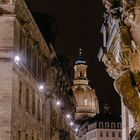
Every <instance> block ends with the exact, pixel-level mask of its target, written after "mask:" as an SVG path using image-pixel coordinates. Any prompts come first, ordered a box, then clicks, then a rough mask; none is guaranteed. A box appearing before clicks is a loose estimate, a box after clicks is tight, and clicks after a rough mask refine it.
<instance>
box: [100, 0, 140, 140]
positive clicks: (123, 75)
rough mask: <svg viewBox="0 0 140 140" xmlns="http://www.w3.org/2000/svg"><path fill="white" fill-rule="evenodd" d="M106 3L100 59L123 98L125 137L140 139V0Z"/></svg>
mask: <svg viewBox="0 0 140 140" xmlns="http://www.w3.org/2000/svg"><path fill="white" fill-rule="evenodd" d="M103 4H104V5H105V7H106V12H105V13H104V23H103V25H102V29H101V32H102V34H103V47H102V48H100V51H99V55H98V57H99V60H100V61H102V62H103V63H104V64H105V66H106V71H107V72H108V74H109V76H111V77H112V78H113V79H114V87H115V89H116V91H117V92H118V94H119V95H120V96H121V100H122V139H123V140H127V139H128V137H129V138H130V139H134V140H139V139H140V119H139V118H140V99H139V89H140V88H139V84H140V58H139V57H140V47H139V46H140V35H139V30H140V29H139V27H140V22H139V21H140V12H139V7H140V3H139V0H132V1H128V0H103Z"/></svg>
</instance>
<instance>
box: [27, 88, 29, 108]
mask: <svg viewBox="0 0 140 140" xmlns="http://www.w3.org/2000/svg"><path fill="white" fill-rule="evenodd" d="M26 109H27V111H29V89H28V88H26Z"/></svg>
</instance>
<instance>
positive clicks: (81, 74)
mask: <svg viewBox="0 0 140 140" xmlns="http://www.w3.org/2000/svg"><path fill="white" fill-rule="evenodd" d="M79 51H80V52H79V56H80V57H78V60H77V61H76V62H77V63H75V66H74V76H75V77H74V81H73V87H72V89H73V93H74V96H75V99H76V113H75V119H76V120H80V119H83V118H84V119H85V118H87V117H93V116H95V115H96V114H97V113H99V105H98V99H97V96H96V93H95V90H94V89H92V88H91V87H90V86H89V85H88V78H87V65H86V62H85V61H84V59H81V58H83V56H82V50H81V49H80V50H79Z"/></svg>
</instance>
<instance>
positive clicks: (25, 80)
mask: <svg viewBox="0 0 140 140" xmlns="http://www.w3.org/2000/svg"><path fill="white" fill-rule="evenodd" d="M0 9H1V10H0V13H1V16H0V36H1V37H0V75H1V79H0V100H1V101H0V106H1V107H0V139H2V140H65V138H67V140H70V139H72V140H73V137H74V131H73V129H72V128H71V127H70V125H69V120H67V119H66V117H65V114H66V113H67V112H71V115H73V112H74V111H75V107H74V106H75V98H74V96H73V94H72V93H71V92H70V91H71V90H70V88H71V84H70V78H69V74H68V73H67V72H66V67H64V66H65V61H64V60H65V59H64V58H63V59H59V58H58V57H57V56H56V54H55V51H54V49H53V48H52V47H51V45H50V44H47V43H46V41H45V39H44V37H43V35H42V33H41V32H40V30H39V28H38V26H37V24H36V22H35V20H34V18H33V16H32V14H31V12H30V10H29V9H28V6H27V4H26V2H25V1H24V0H17V1H13V0H3V1H0ZM60 60H63V61H61V62H60ZM58 100H60V101H61V102H62V104H61V105H60V102H59V103H58V102H57V101H58Z"/></svg>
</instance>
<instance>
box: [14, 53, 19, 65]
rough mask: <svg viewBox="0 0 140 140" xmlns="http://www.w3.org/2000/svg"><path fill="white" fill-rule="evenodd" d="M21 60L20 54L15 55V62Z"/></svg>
mask: <svg viewBox="0 0 140 140" xmlns="http://www.w3.org/2000/svg"><path fill="white" fill-rule="evenodd" d="M19 61H20V57H19V56H18V55H16V56H15V62H16V63H17V64H18V62H19Z"/></svg>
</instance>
